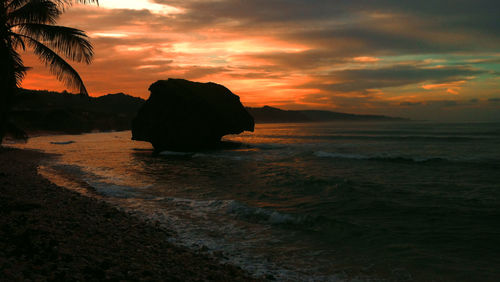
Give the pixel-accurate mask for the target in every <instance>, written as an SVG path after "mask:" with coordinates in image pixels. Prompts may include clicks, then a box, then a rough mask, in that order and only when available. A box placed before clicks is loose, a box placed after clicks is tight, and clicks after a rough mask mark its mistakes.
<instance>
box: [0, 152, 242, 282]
mask: <svg viewBox="0 0 500 282" xmlns="http://www.w3.org/2000/svg"><path fill="white" fill-rule="evenodd" d="M49 157H50V155H47V154H42V153H38V152H34V151H27V150H17V149H10V148H0V280H1V281H21V280H23V281H25V280H36V281H44V280H71V281H75V280H76V281H96V280H111V281H120V280H134V281H135V280H146V281H165V280H168V281H206V280H212V281H248V280H252V278H250V277H249V276H248V274H246V273H245V272H244V271H243V270H241V269H240V268H237V267H235V266H232V265H223V264H220V263H218V262H217V261H216V260H215V259H214V258H210V257H207V256H205V255H203V254H197V253H195V252H193V251H190V250H187V249H183V248H180V247H176V246H174V245H172V244H170V243H167V242H166V240H165V239H166V238H167V236H169V234H168V230H161V229H159V228H156V227H154V226H151V225H149V224H146V223H144V222H142V221H141V220H139V219H137V218H134V217H132V216H129V215H127V214H125V213H123V212H120V211H118V210H117V209H115V208H113V207H111V206H110V205H109V204H106V203H104V202H102V201H99V200H96V199H93V198H87V197H84V196H82V195H80V194H77V193H76V192H73V191H69V190H67V189H64V188H61V187H58V186H56V185H54V184H52V183H51V182H49V181H48V180H46V179H44V178H43V177H41V176H39V175H38V174H37V165H38V163H39V161H40V160H43V159H44V158H49Z"/></svg>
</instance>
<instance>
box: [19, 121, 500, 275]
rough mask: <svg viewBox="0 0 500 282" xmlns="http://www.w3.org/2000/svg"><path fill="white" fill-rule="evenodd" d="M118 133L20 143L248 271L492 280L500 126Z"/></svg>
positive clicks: (47, 169)
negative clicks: (193, 140)
mask: <svg viewBox="0 0 500 282" xmlns="http://www.w3.org/2000/svg"><path fill="white" fill-rule="evenodd" d="M130 137H131V133H130V132H129V131H126V132H109V133H94V134H83V135H59V136H43V137H36V138H31V139H30V140H29V142H28V143H27V144H24V145H16V146H17V147H22V148H32V149H39V150H42V151H44V152H47V153H54V154H57V157H55V158H53V159H51V160H48V161H47V162H45V163H43V164H42V166H41V167H40V169H39V171H40V173H41V174H42V175H44V176H45V177H47V178H49V179H50V180H51V181H53V182H55V183H57V184H59V185H61V186H66V187H68V188H70V189H75V190H77V191H79V192H81V193H83V194H85V195H87V196H90V197H98V198H101V199H104V200H106V201H108V202H110V203H111V204H113V205H115V206H117V207H118V208H120V209H123V210H124V211H126V212H129V213H131V214H134V215H136V216H140V217H142V218H144V219H145V220H148V221H150V222H151V223H153V224H157V225H159V226H161V227H164V228H166V229H168V230H170V231H171V235H170V236H169V237H168V238H165V239H166V240H169V241H171V242H173V243H175V244H178V245H182V246H186V247H189V248H192V249H195V250H199V251H202V252H206V253H209V254H211V255H213V256H215V257H217V258H218V259H219V260H220V261H221V262H223V263H233V264H236V265H238V266H241V267H242V268H244V269H246V270H248V271H249V272H250V273H252V274H253V275H255V276H256V277H266V276H267V277H268V278H274V279H278V280H300V281H307V280H310V281H343V280H347V281H349V280H361V281H375V280H377V281H378V280H382V281H384V280H388V281H406V280H407V281H411V280H419V281H424V280H427V281H429V280H438V281H439V280H449V281H454V280H464V281H481V280H483V281H486V280H491V281H495V280H497V281H498V279H500V217H499V216H500V124H499V123H430V122H399V123H393V122H383V123H358V122H339V123H302V124H258V125H257V126H256V129H255V132H254V133H244V134H241V135H234V136H226V137H225V138H224V139H225V140H229V141H235V142H240V143H241V146H240V147H239V148H237V149H231V150H219V151H204V152H187V153H178V152H168V151H167V152H163V153H161V154H160V155H157V156H154V155H153V154H152V148H151V145H150V144H149V143H145V142H135V141H131V140H130Z"/></svg>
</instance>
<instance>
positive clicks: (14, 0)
mask: <svg viewBox="0 0 500 282" xmlns="http://www.w3.org/2000/svg"><path fill="white" fill-rule="evenodd" d="M29 1H30V0H11V1H9V2H8V3H7V5H6V8H7V10H8V11H12V10H14V9H17V8H19V7H21V6H22V5H24V4H26V3H27V2H29Z"/></svg>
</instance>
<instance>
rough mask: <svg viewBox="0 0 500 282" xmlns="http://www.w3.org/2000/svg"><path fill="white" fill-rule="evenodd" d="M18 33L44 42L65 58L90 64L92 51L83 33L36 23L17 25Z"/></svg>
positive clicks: (68, 28)
mask: <svg viewBox="0 0 500 282" xmlns="http://www.w3.org/2000/svg"><path fill="white" fill-rule="evenodd" d="M18 27H19V32H20V33H21V34H24V35H27V36H28V37H31V38H33V39H35V40H37V41H40V42H44V43H46V44H48V45H50V46H51V47H52V48H54V49H57V50H58V51H60V52H62V53H63V54H64V56H66V57H67V58H69V59H71V60H73V61H77V62H85V63H87V64H90V63H91V61H92V56H93V55H94V51H93V48H92V44H90V42H89V41H88V37H87V35H86V34H85V32H83V31H81V30H79V29H75V28H71V27H65V26H56V25H46V24H37V23H24V24H19V25H18Z"/></svg>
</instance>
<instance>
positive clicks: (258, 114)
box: [247, 106, 407, 123]
mask: <svg viewBox="0 0 500 282" xmlns="http://www.w3.org/2000/svg"><path fill="white" fill-rule="evenodd" d="M247 110H248V112H249V113H250V114H251V115H252V116H253V117H254V119H255V122H256V123H272V122H280V123H288V122H326V121H405V120H407V119H403V118H397V117H388V116H380V115H357V114H346V113H339V112H331V111H320V110H300V111H291V110H281V109H278V108H273V107H269V106H264V107H262V108H250V107H247Z"/></svg>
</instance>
